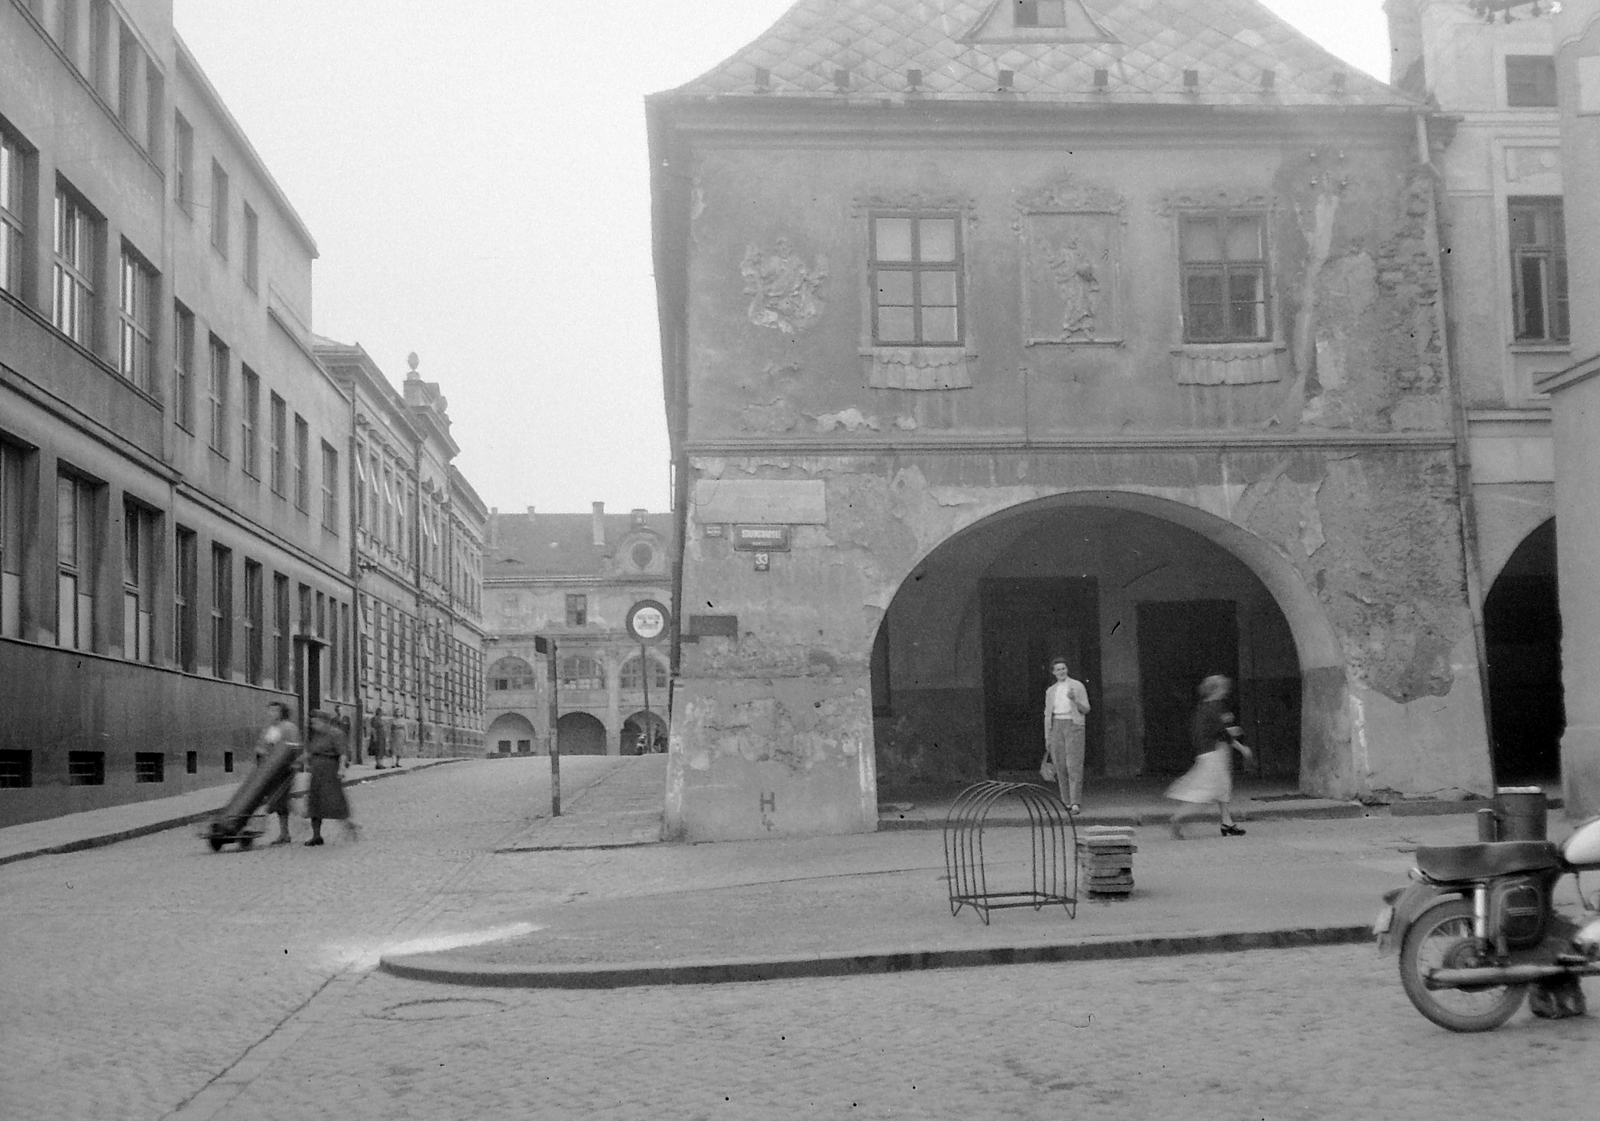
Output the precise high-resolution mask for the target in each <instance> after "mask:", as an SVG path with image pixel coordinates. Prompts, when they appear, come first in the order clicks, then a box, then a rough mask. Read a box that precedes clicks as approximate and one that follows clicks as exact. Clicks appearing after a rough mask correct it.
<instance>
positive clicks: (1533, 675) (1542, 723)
mask: <svg viewBox="0 0 1600 1121" xmlns="http://www.w3.org/2000/svg"><path fill="white" fill-rule="evenodd" d="M1483 628H1484V642H1485V645H1486V646H1487V647H1488V655H1489V673H1488V678H1489V714H1490V722H1491V724H1492V737H1493V742H1494V773H1495V781H1496V782H1497V783H1499V784H1501V785H1521V784H1524V783H1554V782H1559V781H1560V778H1561V734H1562V732H1564V731H1565V730H1566V726H1567V715H1566V700H1565V696H1566V695H1565V691H1564V690H1563V688H1562V684H1561V603H1560V596H1559V588H1558V585H1557V582H1556V523H1555V519H1554V518H1551V519H1550V520H1549V521H1547V522H1545V523H1544V524H1543V525H1541V526H1540V527H1539V528H1538V529H1536V530H1534V531H1533V532H1532V533H1530V534H1529V535H1528V536H1527V537H1526V538H1524V539H1523V541H1522V544H1520V545H1519V546H1517V549H1516V551H1515V552H1514V553H1512V554H1511V559H1510V560H1509V561H1507V562H1506V566H1505V567H1504V568H1503V569H1501V570H1500V575H1499V576H1498V577H1496V579H1495V582H1494V584H1493V585H1491V587H1490V588H1489V594H1488V595H1487V596H1485V597H1484V601H1483Z"/></svg>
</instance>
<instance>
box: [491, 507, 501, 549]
mask: <svg viewBox="0 0 1600 1121" xmlns="http://www.w3.org/2000/svg"><path fill="white" fill-rule="evenodd" d="M499 544H500V507H498V506H491V507H490V508H489V548H491V549H493V548H495V547H496V546H497V545H499Z"/></svg>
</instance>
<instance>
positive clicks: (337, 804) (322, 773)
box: [305, 709, 360, 845]
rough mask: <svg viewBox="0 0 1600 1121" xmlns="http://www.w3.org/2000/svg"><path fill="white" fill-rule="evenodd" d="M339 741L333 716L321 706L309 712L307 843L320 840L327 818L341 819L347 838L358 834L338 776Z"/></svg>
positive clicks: (341, 747) (341, 746) (341, 759)
mask: <svg viewBox="0 0 1600 1121" xmlns="http://www.w3.org/2000/svg"><path fill="white" fill-rule="evenodd" d="M342 740H343V737H342V735H341V733H340V731H339V725H338V724H337V723H336V722H335V721H334V719H333V717H332V716H330V715H329V714H328V713H326V712H323V711H322V710H321V709H318V710H317V711H316V712H313V713H312V714H311V735H310V737H309V738H308V739H307V740H306V747H305V758H306V766H307V769H309V770H310V772H311V786H310V788H309V789H308V790H307V791H306V816H307V817H309V818H310V819H311V840H309V841H307V842H306V844H307V845H320V844H322V843H323V841H322V822H323V820H324V819H326V818H333V819H335V820H337V821H342V822H344V831H345V836H347V837H348V838H349V839H350V840H352V841H354V840H357V839H359V837H360V829H359V828H358V827H357V825H356V823H355V822H354V821H352V820H351V818H350V800H349V799H348V798H346V797H345V793H344V783H343V782H341V781H340V779H339V766H340V764H341V763H343V762H344V743H343V742H342Z"/></svg>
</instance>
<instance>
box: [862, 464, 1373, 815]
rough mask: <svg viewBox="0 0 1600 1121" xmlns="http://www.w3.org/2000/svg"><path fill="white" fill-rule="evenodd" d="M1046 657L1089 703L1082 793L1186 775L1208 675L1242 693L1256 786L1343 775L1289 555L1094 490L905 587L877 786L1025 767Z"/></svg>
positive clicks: (918, 570) (885, 628)
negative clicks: (1079, 683)
mask: <svg viewBox="0 0 1600 1121" xmlns="http://www.w3.org/2000/svg"><path fill="white" fill-rule="evenodd" d="M1056 655H1061V656H1064V657H1066V658H1067V659H1068V662H1069V664H1070V665H1071V666H1072V671H1073V675H1074V676H1076V677H1079V678H1080V679H1082V680H1084V681H1085V683H1086V685H1087V686H1088V689H1089V693H1090V698H1091V701H1092V703H1093V705H1094V708H1093V710H1092V712H1091V713H1090V717H1089V727H1088V745H1087V752H1086V761H1085V762H1086V766H1085V769H1086V772H1087V775H1088V779H1089V784H1090V789H1091V792H1092V789H1093V786H1094V784H1095V782H1096V780H1100V781H1105V780H1135V779H1140V778H1145V779H1149V780H1151V781H1156V780H1160V779H1164V778H1165V777H1166V776H1169V775H1172V774H1176V773H1179V772H1181V771H1183V770H1184V769H1186V768H1187V767H1188V766H1189V764H1190V763H1191V762H1192V761H1193V754H1194V753H1193V749H1192V747H1191V745H1190V743H1189V739H1188V721H1189V716H1190V714H1191V712H1192V709H1193V705H1194V703H1195V693H1194V690H1195V686H1196V685H1197V684H1198V682H1199V681H1200V679H1201V678H1203V677H1204V676H1206V675H1207V674H1210V673H1226V674H1228V675H1229V676H1230V677H1232V678H1234V680H1235V681H1236V682H1237V683H1238V687H1237V691H1236V695H1235V703H1236V709H1237V713H1238V719H1239V722H1240V723H1241V724H1242V725H1243V727H1244V729H1245V738H1246V741H1247V742H1249V743H1250V744H1251V746H1252V747H1254V748H1255V749H1256V762H1255V763H1254V764H1253V765H1252V766H1251V768H1250V770H1249V772H1248V774H1249V775H1251V776H1255V777H1260V778H1264V779H1265V778H1270V779H1274V780H1278V781H1281V782H1283V783H1285V784H1288V785H1290V786H1293V785H1295V784H1298V783H1300V782H1302V781H1303V779H1304V777H1305V774H1306V772H1307V771H1308V769H1309V770H1310V771H1313V772H1326V773H1333V772H1338V771H1342V770H1344V769H1346V767H1347V765H1346V764H1345V763H1344V762H1343V761H1341V760H1338V759H1334V758H1331V756H1332V755H1333V754H1335V752H1334V750H1333V749H1332V748H1331V746H1329V745H1328V740H1329V739H1330V736H1329V735H1328V734H1327V733H1326V729H1328V728H1330V727H1334V726H1336V725H1338V724H1339V722H1340V720H1341V718H1342V707H1343V704H1344V701H1345V694H1344V686H1343V680H1344V678H1343V669H1342V660H1341V659H1342V654H1341V652H1340V650H1339V648H1338V644H1337V642H1336V640H1335V639H1334V637H1333V634H1332V631H1331V628H1330V627H1329V625H1328V623H1327V620H1326V618H1325V617H1324V616H1323V614H1322V612H1321V609H1320V606H1319V605H1318V604H1317V602H1316V599H1315V596H1314V595H1313V594H1312V593H1311V592H1310V591H1309V590H1308V589H1307V588H1306V587H1305V585H1304V582H1303V581H1302V580H1301V579H1300V577H1299V574H1298V573H1297V572H1296V571H1295V570H1294V568H1293V566H1292V565H1291V564H1290V563H1289V562H1288V560H1287V559H1286V558H1284V557H1283V556H1282V555H1281V554H1280V553H1277V552H1276V551H1274V550H1273V549H1271V548H1270V547H1269V546H1267V545H1266V544H1265V543H1264V542H1262V541H1261V540H1260V539H1258V538H1255V537H1254V536H1253V535H1250V534H1249V533H1247V532H1246V531H1244V530H1243V529H1241V528H1239V527H1238V526H1236V525H1234V524H1233V523H1231V522H1227V521H1225V520H1224V519H1222V518H1219V517H1216V516H1215V515H1212V514H1208V513H1205V512H1203V511H1200V510H1196V509H1193V508H1191V507H1185V506H1182V505H1180V504H1178V503H1175V502H1170V501H1167V500H1162V499H1154V498H1149V497H1146V496H1141V495H1131V494H1122V493H1119V492H1096V493H1094V494H1088V495H1084V494H1080V495H1062V496H1057V497H1055V498H1049V499H1042V500H1038V501H1034V502H1030V503H1027V504H1024V505H1021V506H1018V507H1014V508H1012V509H1010V510H1007V511H1004V512H1002V513H999V514H996V515H993V516H991V517H989V518H987V519H985V520H983V521H981V522H979V523H977V524H976V525H973V526H971V527H969V528H968V529H966V530H963V531H961V532H960V533H958V534H956V535H954V536H952V537H951V538H949V539H948V540H946V541H945V542H943V543H942V544H940V545H939V546H938V547H937V548H935V549H934V550H933V551H932V552H931V553H929V554H928V555H927V556H926V557H925V558H924V560H923V561H922V562H921V563H919V564H918V565H917V566H916V567H915V569H914V570H913V571H912V572H911V574H910V576H909V577H908V578H907V579H906V580H905V581H904V582H903V583H902V585H901V587H900V588H899V590H898V591H897V593H896V595H895V597H894V599H893V600H892V602H891V603H890V606H889V609H888V611H887V612H886V614H885V616H884V618H883V620H882V622H881V623H880V626H879V630H878V634H877V640H876V642H875V645H874V650H873V656H872V700H873V714H874V739H875V745H876V756H877V771H878V780H879V788H880V790H881V791H885V792H889V793H893V792H894V791H897V790H907V789H915V788H917V787H925V786H952V785H958V784H964V783H967V782H972V781H977V780H979V779H982V778H986V777H989V778H996V777H998V778H1005V777H1020V776H1022V775H1026V774H1033V773H1036V768H1037V767H1038V764H1039V760H1040V758H1041V757H1042V755H1043V753H1044V728H1043V718H1042V714H1043V701H1044V692H1045V689H1046V688H1047V687H1048V686H1049V684H1050V683H1051V676H1050V671H1049V663H1050V659H1051V658H1052V657H1053V656H1056ZM1308 671H1309V672H1308ZM1308 698H1309V700H1310V708H1311V709H1312V711H1311V712H1310V713H1309V717H1310V719H1309V722H1308V720H1307V717H1308V712H1307V700H1308ZM1307 727H1311V728H1314V729H1316V731H1317V734H1315V735H1313V736H1312V737H1311V741H1312V744H1313V746H1312V750H1311V752H1310V755H1309V756H1308V755H1307V753H1306V752H1305V751H1304V750H1303V744H1304V743H1305V742H1306V740H1307V737H1306V735H1305V729H1306V728H1307Z"/></svg>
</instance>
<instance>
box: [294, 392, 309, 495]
mask: <svg viewBox="0 0 1600 1121" xmlns="http://www.w3.org/2000/svg"><path fill="white" fill-rule="evenodd" d="M294 504H295V507H296V508H297V509H300V510H306V511H309V510H310V509H311V429H310V428H309V427H308V426H307V424H306V418H305V417H303V416H301V415H300V414H299V413H296V414H295V418H294Z"/></svg>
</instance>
